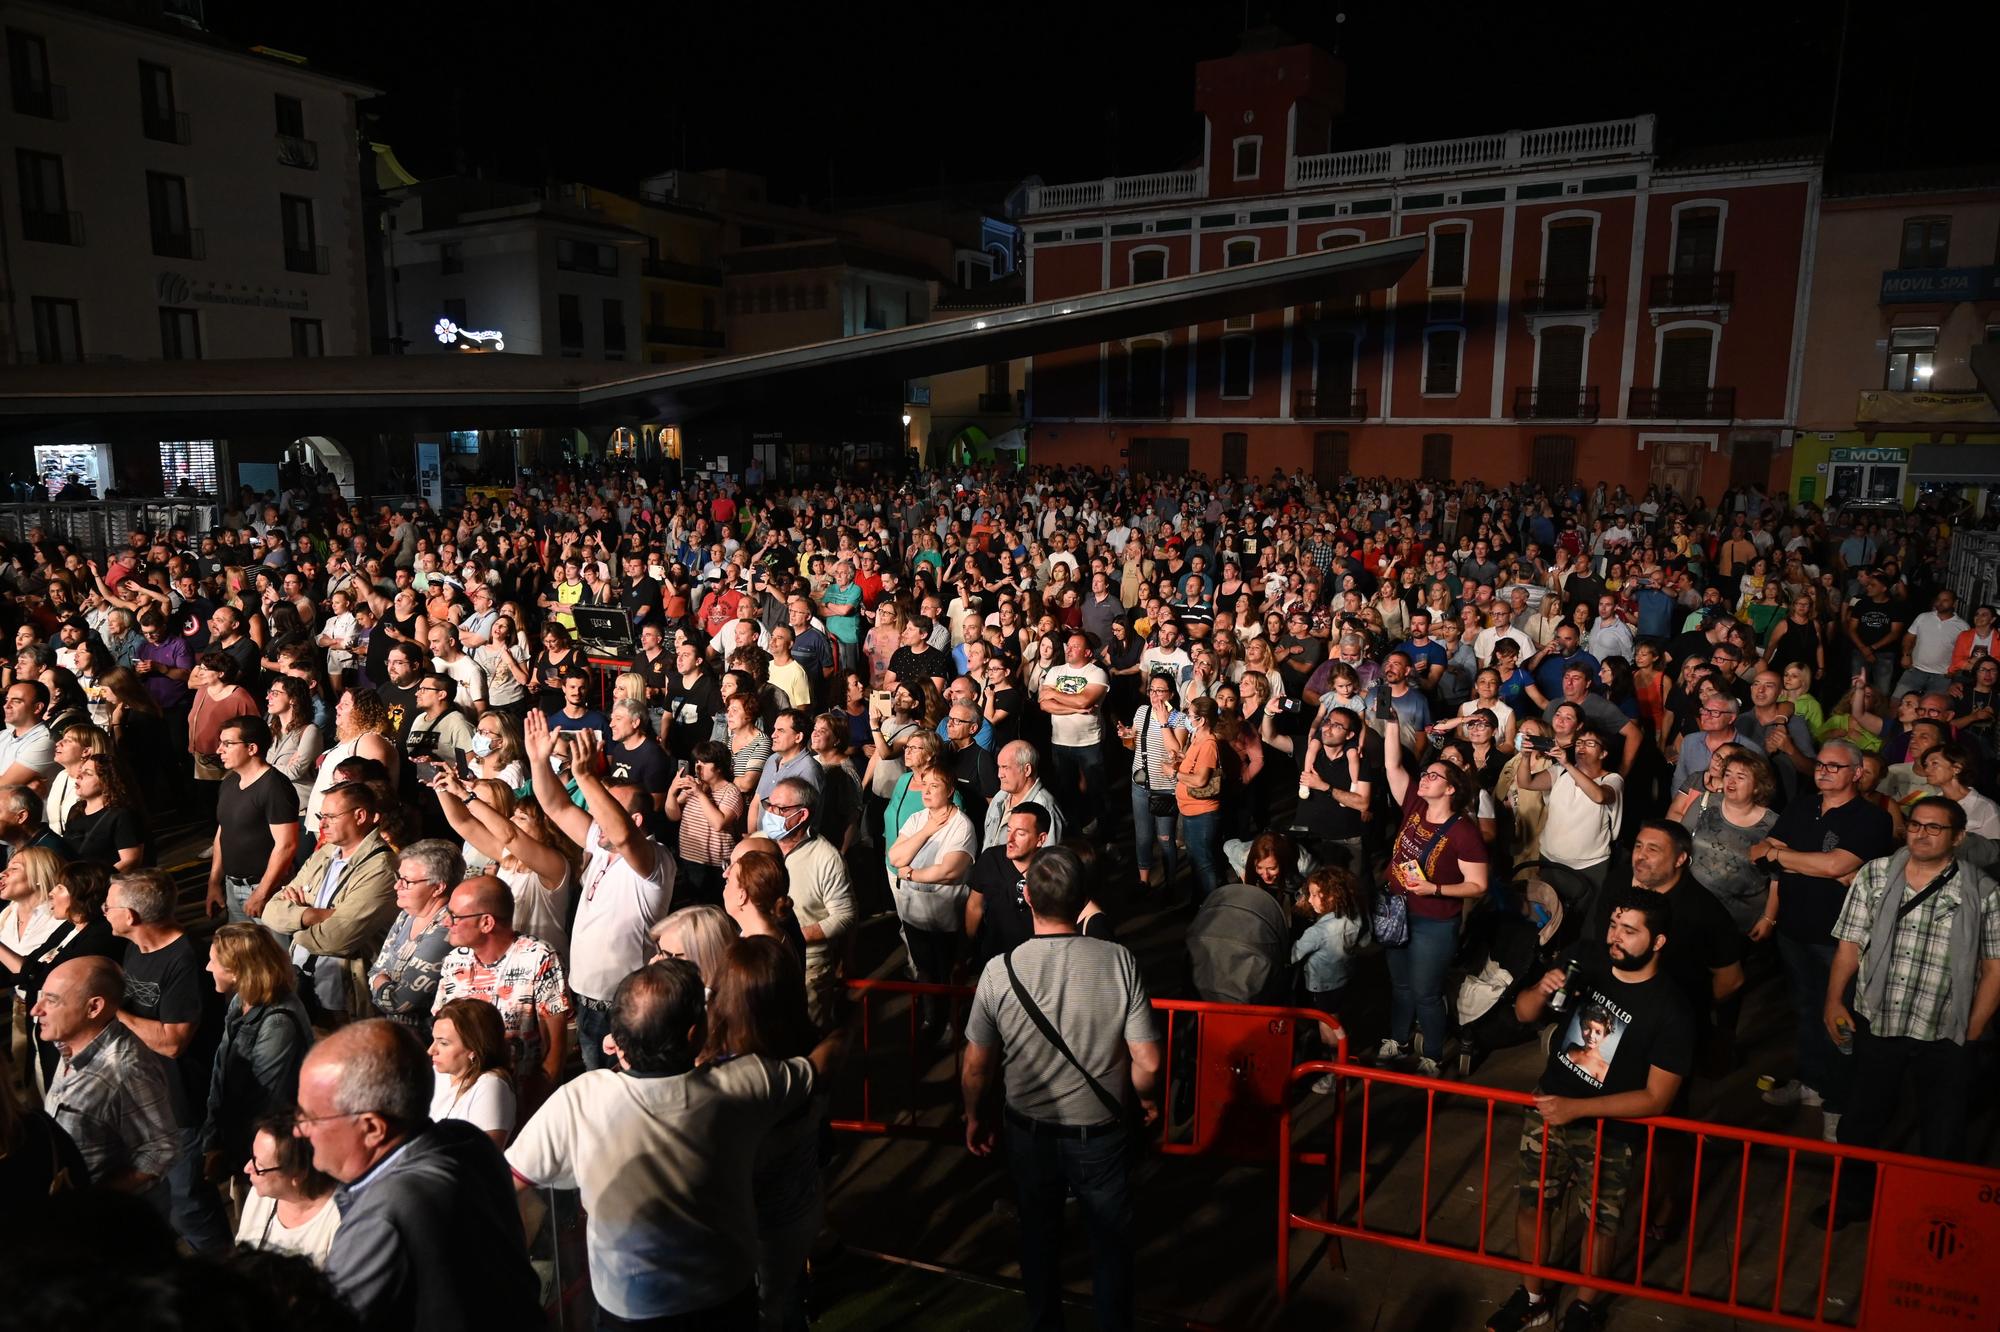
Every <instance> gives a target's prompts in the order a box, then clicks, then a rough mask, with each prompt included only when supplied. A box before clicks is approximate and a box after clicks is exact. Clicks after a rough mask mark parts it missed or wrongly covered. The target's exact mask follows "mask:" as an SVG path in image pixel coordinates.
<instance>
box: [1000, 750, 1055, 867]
mask: <svg viewBox="0 0 2000 1332" xmlns="http://www.w3.org/2000/svg"><path fill="white" fill-rule="evenodd" d="M993 766H994V768H995V769H996V770H997V775H998V776H999V778H1000V790H999V791H998V792H997V793H996V794H995V795H994V797H993V799H991V800H989V801H988V802H987V803H986V820H985V826H984V827H983V828H982V829H981V830H980V841H979V844H980V845H981V846H999V845H1001V844H1002V843H1004V842H1005V841H1006V840H1007V816H1008V815H1009V814H1011V813H1013V812H1014V807H1015V806H1017V805H1025V804H1036V805H1040V806H1041V807H1042V808H1043V809H1045V810H1047V811H1048V813H1049V845H1050V846H1054V845H1055V844H1056V843H1057V842H1060V841H1061V840H1062V838H1063V817H1062V811H1061V810H1060V809H1058V808H1057V807H1056V798H1055V797H1054V796H1053V795H1050V794H1049V788H1048V787H1046V786H1044V785H1042V756H1041V755H1040V754H1038V753H1036V752H1035V747H1034V746H1033V745H1031V744H1029V743H1028V742H1027V741H1026V740H1014V741H1011V742H1009V743H1007V744H1005V745H1002V746H1001V747H1000V755H999V757H998V758H997V759H996V760H995V761H994V765H993Z"/></svg>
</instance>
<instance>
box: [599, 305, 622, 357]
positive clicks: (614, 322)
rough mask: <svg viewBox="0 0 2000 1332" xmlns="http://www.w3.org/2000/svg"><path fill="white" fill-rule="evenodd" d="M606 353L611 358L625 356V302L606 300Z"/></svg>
mask: <svg viewBox="0 0 2000 1332" xmlns="http://www.w3.org/2000/svg"><path fill="white" fill-rule="evenodd" d="M604 355H605V356H606V357H607V358H608V359H610V360H614V361H617V360H623V359H624V356H625V302H623V301H606V302H604Z"/></svg>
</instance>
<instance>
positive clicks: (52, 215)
mask: <svg viewBox="0 0 2000 1332" xmlns="http://www.w3.org/2000/svg"><path fill="white" fill-rule="evenodd" d="M21 234H22V235H23V236H24V237H26V238H27V239H29V240H31V241H43V242H46V243H47V244H50V245H81V244H83V214H82V213H76V212H69V213H63V212H31V211H28V210H26V209H24V210H22V213H21Z"/></svg>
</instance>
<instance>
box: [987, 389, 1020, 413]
mask: <svg viewBox="0 0 2000 1332" xmlns="http://www.w3.org/2000/svg"><path fill="white" fill-rule="evenodd" d="M979 410H980V411H981V412H985V413H989V414H992V415H995V416H997V415H1000V414H1001V413H1004V412H1012V411H1015V410H1016V407H1015V404H1014V395H1013V394H1011V393H982V394H980V395H979Z"/></svg>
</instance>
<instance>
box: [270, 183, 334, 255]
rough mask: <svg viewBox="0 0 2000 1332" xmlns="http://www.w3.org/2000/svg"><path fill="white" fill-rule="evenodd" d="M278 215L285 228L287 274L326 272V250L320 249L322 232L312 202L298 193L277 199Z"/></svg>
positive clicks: (283, 195)
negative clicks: (316, 222)
mask: <svg viewBox="0 0 2000 1332" xmlns="http://www.w3.org/2000/svg"><path fill="white" fill-rule="evenodd" d="M278 216H279V219H280V221H281V222H282V223H283V225H284V235H285V271H286V272H289V273H324V272H326V251H325V250H323V249H321V248H320V246H319V229H318V227H317V226H316V225H315V224H314V221H313V202H312V200H311V199H308V198H305V197H304V196H302V195H297V194H281V195H279V196H278Z"/></svg>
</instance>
